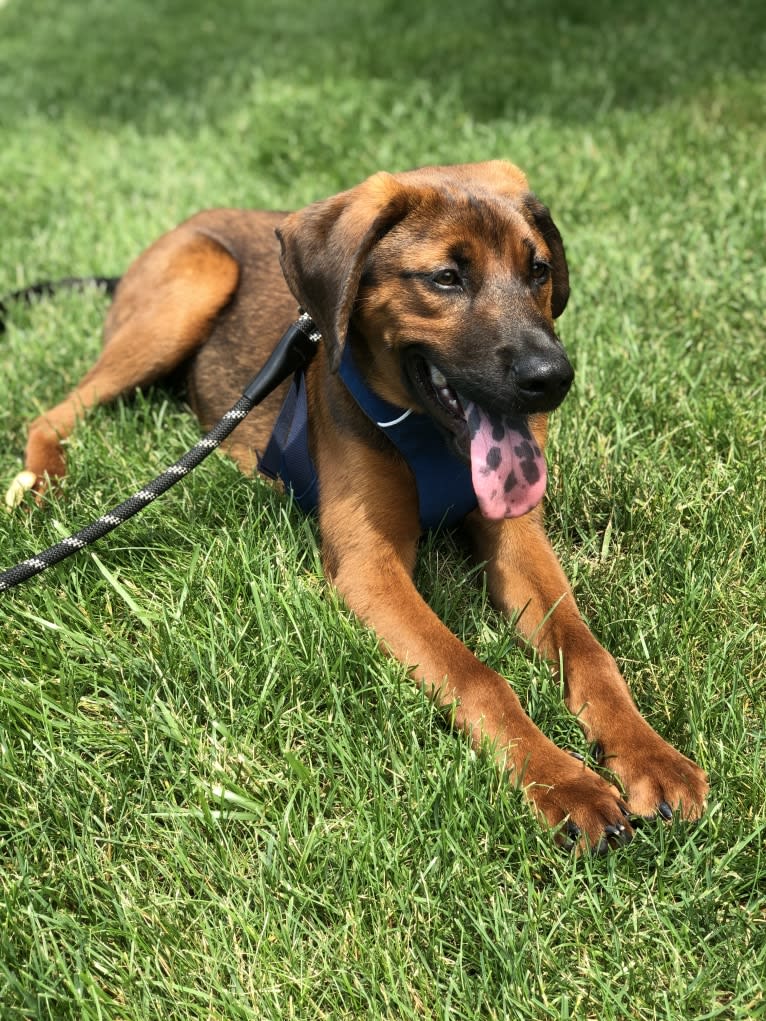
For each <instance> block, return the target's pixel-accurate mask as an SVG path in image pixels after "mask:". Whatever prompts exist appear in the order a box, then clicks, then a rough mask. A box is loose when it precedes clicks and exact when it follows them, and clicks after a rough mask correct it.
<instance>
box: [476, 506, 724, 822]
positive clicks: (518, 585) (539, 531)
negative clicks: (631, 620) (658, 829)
mask: <svg viewBox="0 0 766 1021" xmlns="http://www.w3.org/2000/svg"><path fill="white" fill-rule="evenodd" d="M469 529H470V531H471V532H472V535H473V537H474V538H475V540H476V544H477V552H478V554H479V556H480V557H481V559H482V560H484V561H485V562H486V570H487V579H488V587H489V592H490V595H491V597H492V599H493V601H494V602H495V604H496V605H497V606H498V607H499V608H500V609H501V610H503V611H504V612H505V613H507V614H509V615H511V616H514V617H517V618H518V619H517V626H518V628H519V630H520V631H521V633H522V634H523V635H524V637H525V638H527V639H528V640H529V641H530V642H531V643H532V644H533V645H534V646H536V647H537V648H538V649H539V651H540V652H541V653H542V654H543V655H544V656H545V657H546V658H547V659H549V660H551V661H552V662H553V663H554V664H556V665H557V664H558V662H559V656H560V657H561V661H562V663H563V669H564V694H565V698H566V702H567V705H568V707H569V709H570V710H571V711H572V712H573V713H576V714H577V716H578V718H579V721H580V722H581V724H582V726H583V728H584V730H585V733H586V736H587V737H588V738H589V739H590V740H591V741H593V742H595V743H596V744H597V745H598V747H599V749H600V755H601V758H602V761H603V763H604V764H605V765H606V766H607V767H608V768H609V769H610V770H611V771H612V772H613V773H614V774H615V775H616V776H618V777H619V779H620V782H621V783H622V784H623V785H624V788H625V791H626V795H627V801H628V805H629V806H630V809H631V811H632V812H634V813H635V814H636V815H642V816H651V815H654V814H655V813H657V812H659V814H660V815H662V816H664V817H665V818H666V819H667V818H670V816H671V813H672V811H680V814H681V815H682V816H683V817H684V818H687V819H695V818H697V817H698V816H699V815H700V813H701V812H702V811H703V809H704V805H705V797H706V795H707V790H708V784H707V778H706V776H705V774H704V773H703V772H702V770H701V769H700V768H699V767H698V766H697V765H696V764H695V763H693V762H692V761H691V760H690V759H687V758H686V757H685V756H683V755H681V754H680V753H679V752H677V751H676V750H675V749H674V748H672V747H671V746H670V745H669V744H667V742H665V741H664V740H663V739H662V738H661V737H660V736H659V735H658V734H657V733H656V732H655V731H654V730H653V729H652V728H651V727H650V726H649V724H648V723H647V722H646V721H645V720H644V719H643V717H642V716H641V714H640V713H639V711H638V709H637V708H636V705H635V703H634V702H633V699H632V698H631V696H630V692H629V691H628V687H627V685H626V683H625V681H624V680H623V678H622V675H621V674H620V671H619V669H618V668H617V664H616V663H615V661H614V659H613V658H612V657H611V656H610V655H609V653H608V652H606V650H605V649H603V648H602V647H601V645H599V643H598V642H597V641H596V639H595V638H594V637H593V635H592V634H591V633H590V631H589V630H588V628H587V626H586V624H585V623H584V621H583V620H582V618H581V617H580V614H579V613H578V611H577V607H576V606H575V602H574V598H573V596H572V592H571V590H570V588H569V585H568V583H567V581H566V578H565V577H564V574H563V572H562V570H561V567H560V565H559V563H558V560H557V559H556V555H555V554H554V552H553V550H552V549H551V547H550V545H549V543H548V540H547V538H546V536H545V532H544V530H543V526H542V521H541V516H540V514H539V512H533V513H532V514H528V515H526V516H524V517H522V518H517V519H515V520H506V521H501V522H491V521H487V520H486V519H483V518H482V517H481V516H480V515H479V514H478V513H475V514H473V515H471V518H470V520H469Z"/></svg>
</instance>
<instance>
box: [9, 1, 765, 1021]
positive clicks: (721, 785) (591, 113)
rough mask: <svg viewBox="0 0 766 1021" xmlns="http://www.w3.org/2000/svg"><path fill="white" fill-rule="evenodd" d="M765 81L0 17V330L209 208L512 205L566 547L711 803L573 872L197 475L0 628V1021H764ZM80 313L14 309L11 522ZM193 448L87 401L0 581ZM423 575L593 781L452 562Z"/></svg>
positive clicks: (525, 42) (464, 47)
mask: <svg viewBox="0 0 766 1021" xmlns="http://www.w3.org/2000/svg"><path fill="white" fill-rule="evenodd" d="M765 56H766V15H764V13H763V5H762V3H756V2H755V0H753V2H750V3H749V2H746V0H739V2H738V0H734V2H728V3H723V2H722V0H712V2H711V3H707V4H705V5H700V4H696V3H693V2H691V0H689V2H685V3H673V2H671V3H669V4H668V3H665V4H661V3H659V2H654V0H650V2H649V3H646V4H641V5H634V8H633V9H632V11H629V10H628V8H627V6H626V5H611V7H610V5H604V4H596V3H593V2H588V0H572V2H566V3H563V4H553V3H548V2H546V0H542V2H539V0H536V2H535V3H531V2H529V0H506V2H501V0H496V2H490V0H478V2H477V3H474V4H472V5H470V7H469V8H466V7H465V5H462V4H458V3H456V2H455V0H442V2H441V3H439V4H429V3H426V4H422V5H419V6H417V5H412V4H410V3H405V2H404V0H368V3H366V4H364V5H359V4H358V3H356V2H352V0H335V2H334V3H333V4H331V5H330V4H328V5H320V4H309V3H304V2H300V0H251V2H247V0H238V2H232V3H228V4H220V5H218V6H215V5H210V4H203V3H198V2H196V0H191V2H190V0H186V2H184V3H180V2H178V0H168V2H165V3H162V4H158V3H149V2H147V0H132V2H130V3H129V2H127V0H113V2H111V3H106V2H104V0H89V2H86V0H72V2H70V3H67V4H61V3H58V4H54V3H53V2H52V0H24V2H22V0H4V2H0V68H2V74H1V75H0V180H1V181H2V186H1V187H0V231H1V232H2V246H1V248H0V294H2V293H5V292H7V291H9V290H12V289H14V288H16V287H19V286H22V285H24V284H27V283H31V282H33V281H35V280H37V279H39V278H50V277H56V276H58V275H68V274H78V273H91V272H98V273H107V274H109V273H119V272H120V271H121V270H122V269H124V267H125V265H126V264H127V262H128V261H129V260H130V259H131V258H132V257H133V256H134V255H135V254H137V252H138V251H139V250H140V249H141V248H142V247H143V246H144V245H145V244H147V243H148V242H149V241H151V240H152V239H153V238H154V237H156V236H157V235H158V234H159V233H160V232H161V231H163V230H165V229H167V228H169V227H171V226H173V225H174V224H175V223H176V222H177V221H178V220H179V219H180V218H182V217H183V216H185V215H187V214H189V213H191V212H193V211H195V210H197V209H199V208H202V207H205V206H211V205H218V204H245V205H252V206H259V207H272V208H292V207H296V206H299V205H301V204H304V203H306V202H308V201H310V200H312V199H314V198H318V197H322V196H324V195H328V194H331V193H333V192H335V191H338V190H340V189H341V188H343V187H347V186H349V185H351V184H353V183H355V182H357V181H358V180H361V179H362V178H363V177H364V176H365V175H367V174H368V173H370V172H372V171H374V170H377V169H380V168H386V169H389V170H396V169H404V168H406V167H410V166H416V165H420V164H423V163H429V162H435V161H440V162H458V161H463V160H480V159H485V158H489V157H495V156H505V157H509V158H511V159H513V160H514V161H515V162H517V163H519V164H520V165H521V166H522V167H524V168H525V169H526V171H527V172H528V174H529V177H530V179H531V181H532V184H533V186H534V187H535V189H536V190H537V192H538V193H539V194H540V195H541V197H542V198H543V199H544V200H545V201H546V202H547V203H548V204H549V205H550V206H551V207H552V209H553V212H554V215H555V217H556V219H557V222H558V223H559V226H560V227H561V229H562V232H563V234H564V237H565V240H566V242H567V247H568V253H569V256H570V267H571V271H572V282H573V298H572V302H571V305H570V308H569V309H568V310H567V313H566V315H565V316H564V318H563V319H562V321H561V333H562V336H563V338H564V339H565V341H566V342H567V345H568V347H569V350H570V352H571V354H572V358H573V360H574V362H575V364H576V368H577V384H576V388H575V390H574V392H573V394H572V396H571V397H570V398H569V399H568V400H567V402H566V403H565V405H564V407H563V408H562V409H561V411H560V412H558V413H557V414H556V416H555V417H554V418H555V420H554V427H553V434H552V442H551V449H550V453H551V458H550V460H551V469H552V470H551V487H550V493H549V501H548V511H547V515H548V521H549V525H550V531H551V535H552V538H553V541H554V543H555V546H556V548H557V550H558V552H559V554H560V556H561V559H562V562H563V564H564V566H565V569H566V570H567V572H568V574H569V576H570V577H571V578H572V580H573V583H574V585H575V588H576V592H577V596H578V599H579V602H580V605H581V607H582V610H583V612H584V614H585V615H586V617H587V618H588V620H589V622H590V623H591V625H592V627H593V629H594V631H595V633H596V634H597V635H598V636H599V637H600V639H601V640H602V641H603V642H604V644H606V645H607V647H608V648H609V649H610V650H611V651H612V652H614V653H615V655H616V656H617V657H618V659H619V661H620V663H621V664H622V666H623V668H624V671H625V673H626V676H627V677H628V679H629V681H630V683H631V686H632V688H633V691H634V693H635V697H636V699H637V701H638V703H639V705H640V707H641V709H642V711H643V712H644V713H645V714H646V716H647V717H648V718H649V720H650V721H651V722H652V724H653V725H654V726H655V727H656V728H657V729H658V730H659V731H660V732H661V733H662V734H663V735H665V736H666V737H667V738H668V739H669V740H671V741H673V742H674V743H675V744H677V745H678V746H679V747H681V748H682V749H683V750H684V751H686V752H687V753H689V754H691V755H693V756H694V757H695V758H697V760H698V761H699V762H700V763H701V764H702V765H703V766H704V767H705V768H706V769H707V770H708V771H709V773H710V776H711V782H712V792H711V800H710V810H709V813H708V815H707V816H706V817H705V819H704V820H703V821H702V822H701V823H700V824H699V825H697V826H696V827H686V826H683V825H675V824H674V825H673V826H672V827H669V828H663V827H661V826H660V825H659V824H651V825H647V826H645V827H644V828H643V829H642V830H641V831H640V832H639V833H638V835H637V837H636V839H635V840H634V842H633V844H632V845H631V846H630V848H628V849H627V850H625V851H621V852H619V853H615V854H613V855H610V856H608V857H606V858H603V859H597V860H590V859H587V858H581V859H579V860H574V859H571V858H568V857H566V856H565V855H563V854H562V853H560V852H559V851H557V850H556V849H555V847H554V846H553V844H552V842H551V840H550V837H549V836H548V835H547V834H546V833H544V832H543V831H542V830H541V829H540V828H539V827H538V826H537V824H536V823H535V822H534V821H533V820H532V817H531V815H530V813H529V811H528V809H527V808H526V807H525V805H524V803H523V801H522V798H521V796H520V795H519V794H518V793H517V792H515V791H513V790H511V789H509V787H508V786H507V784H506V782H505V781H504V779H503V778H502V777H501V776H500V775H499V774H498V773H497V771H496V769H495V768H494V766H493V765H492V764H491V762H490V761H489V759H488V758H487V757H483V756H478V757H477V756H475V755H474V754H473V753H472V752H471V751H470V749H469V748H468V747H467V745H466V743H465V742H463V741H461V740H459V739H456V738H455V737H453V736H452V735H451V734H450V733H449V732H448V730H447V728H446V727H445V726H444V723H443V721H442V720H441V718H440V717H439V715H438V714H437V713H435V712H434V711H433V710H432V709H431V707H430V706H429V704H428V703H427V702H426V701H425V700H424V699H423V698H422V697H421V696H420V695H419V694H418V693H417V692H416V691H415V690H414V689H413V688H412V687H411V685H410V684H409V682H408V681H407V679H406V677H405V676H404V671H403V669H402V668H401V667H400V666H398V665H397V664H396V663H393V662H390V661H388V660H386V659H384V658H383V657H382V656H381V655H380V653H379V652H378V650H377V648H376V643H375V639H374V637H373V636H372V635H370V634H369V633H367V632H366V631H365V630H364V629H363V628H362V627H361V626H360V625H359V624H358V623H357V622H356V621H355V620H354V619H353V618H352V617H351V616H350V614H349V613H348V612H347V611H346V610H345V609H344V608H343V606H342V605H340V604H339V601H338V599H337V598H336V596H335V595H334V594H333V593H332V592H330V591H328V590H327V588H326V587H325V585H324V583H323V581H322V576H321V570H320V566H319V556H318V548H317V535H316V530H315V526H314V524H313V523H312V522H309V521H306V520H304V519H303V518H301V516H300V515H299V514H298V513H297V512H295V511H294V510H293V509H291V508H290V507H289V505H288V504H287V503H286V502H285V501H283V500H282V499H280V498H279V497H277V496H275V495H274V494H273V493H272V492H271V491H270V490H269V489H268V488H267V487H266V486H264V485H261V484H259V483H255V482H246V481H244V480H243V479H242V477H241V476H240V475H239V474H238V473H237V471H236V470H235V469H234V467H233V465H232V464H231V463H229V462H227V461H226V460H224V459H222V458H213V459H211V460H210V461H209V462H207V463H206V465H205V466H204V467H203V468H201V469H199V470H198V472H196V473H195V475H194V476H192V477H191V478H189V479H188V480H187V481H186V482H185V484H184V485H183V486H180V487H177V488H176V489H174V490H173V491H172V492H170V493H169V494H167V495H166V496H165V497H164V498H163V499H162V501H161V503H160V504H158V505H155V506H154V507H152V508H150V509H149V510H147V511H146V512H145V513H144V514H142V515H141V516H140V517H138V518H136V519H134V520H133V521H131V522H130V523H129V524H127V525H126V526H125V527H124V528H122V529H120V530H119V531H117V532H115V533H113V535H111V536H110V537H109V538H107V539H105V540H104V541H102V542H101V543H100V544H99V545H98V546H97V547H96V548H94V549H93V552H92V553H91V552H88V553H85V554H83V555H81V556H80V557H79V558H77V559H74V560H70V561H68V562H67V563H66V564H65V565H62V566H59V567H58V568H55V569H53V570H51V571H50V572H49V573H47V574H46V575H44V576H42V577H41V578H39V579H37V580H36V581H33V582H31V583H29V584H28V585H27V586H26V587H24V588H23V589H19V590H18V591H16V592H15V593H14V594H12V595H10V596H6V597H4V598H3V599H2V619H3V630H2V635H3V643H2V647H0V893H1V895H2V897H1V899H0V1017H2V1019H3V1021H11V1019H13V1021H16V1019H21V1018H54V1019H59V1018H62V1019H69V1018H72V1019H88V1021H90V1019H94V1021H95V1019H102V1018H103V1019H118V1018H119V1019H131V1021H132V1019H147V1021H149V1019H156V1018H163V1019H164V1018H169V1019H170V1018H172V1019H176V1018H178V1019H186V1018H195V1019H196V1018H200V1019H202V1018H204V1019H251V1018H253V1019H262V1018H274V1019H283V1018H295V1019H299V1021H304V1019H314V1018H317V1019H318V1018H327V1019H341V1018H386V1019H399V1018H413V1019H414V1018H418V1019H420V1018H434V1019H437V1018H438V1019H448V1018H449V1019H463V1018H466V1019H467V1018H497V1019H505V1018H516V1017H519V1018H529V1019H533V1021H537V1019H543V1018H577V1019H581V1018H582V1019H598V1021H603V1019H611V1018H625V1017H630V1018H640V1019H652V1018H672V1019H677V1018H694V1019H707V1018H721V1019H743V1021H744V1019H750V1018H759V1017H766V997H764V975H766V847H765V844H766V841H765V837H766V807H765V806H766V779H765V776H766V770H765V769H764V765H765V764H766V708H765V707H766V678H765V676H764V664H766V637H765V635H764V620H765V619H766V613H765V609H766V607H765V605H764V603H765V594H766V557H765V556H764V553H763V544H764V535H765V534H766V511H765V510H764V508H766V485H765V484H764V475H765V471H764V456H763V443H764V439H763V438H764V435H766V389H765V385H764V371H763V370H764V357H765V352H764V337H763V325H762V324H763V309H764V305H765V304H766V275H765V273H764V237H766V214H765V210H766V201H765V200H766V175H765V174H764V167H765V166H766V134H765V133H764V130H763V125H764V121H763V110H764V108H766V71H764V67H766V64H765V62H764V57H765ZM103 307H104V302H103V300H102V299H101V298H99V297H98V296H97V295H93V294H90V295H62V296H61V297H60V298H58V299H56V300H53V301H45V302H41V303H40V304H38V305H37V306H35V307H34V308H32V309H27V308H21V307H17V308H15V309H14V310H13V313H12V317H11V322H10V323H9V328H8V332H7V333H6V334H5V335H4V336H3V337H2V339H1V340H0V367H1V368H2V372H1V373H0V388H1V390H2V399H0V434H1V435H2V436H3V438H4V443H3V447H2V455H0V479H2V480H5V482H3V483H2V488H4V486H5V483H6V482H8V481H10V479H11V478H12V477H13V476H14V474H15V473H16V472H17V471H18V469H19V466H20V458H21V454H22V450H23V443H24V428H25V423H26V422H27V421H28V420H29V419H30V418H31V417H32V416H33V415H34V414H35V413H36V411H38V410H40V409H42V408H45V407H47V406H50V404H51V403H52V402H53V401H54V400H56V399H57V398H58V397H59V396H60V395H62V394H63V393H64V391H65V390H66V388H67V387H68V386H69V385H70V384H71V383H72V382H74V381H75V380H76V379H77V378H78V377H79V376H80V375H81V374H82V372H83V371H84V369H85V368H86V367H87V366H88V365H89V364H90V363H91V361H92V359H93V357H94V354H95V352H96V351H97V350H98V346H99V329H100V323H101V319H102V315H103ZM196 436H197V431H196V426H195V423H194V422H193V420H192V419H191V418H190V417H189V416H188V414H187V413H186V411H185V409H184V408H183V407H182V406H181V405H180V404H179V403H178V402H176V401H175V400H174V399H172V398H170V397H169V396H168V395H167V394H165V393H163V392H162V391H161V390H158V391H155V392H152V393H149V394H147V395H142V396H139V397H137V398H136V399H135V400H132V401H128V402H125V403H123V404H120V405H117V406H114V407H112V408H107V409H100V410H99V411H97V412H96V413H95V414H94V415H93V416H92V418H91V420H90V422H89V425H88V427H87V428H83V429H82V430H80V431H79V432H78V433H77V434H76V436H75V437H74V438H73V439H72V441H71V442H70V444H69V447H68V457H69V466H70V475H69V477H68V479H67V482H66V485H65V487H64V489H63V491H62V492H61V494H60V495H59V496H57V497H55V498H53V499H52V500H51V502H50V505H49V506H48V507H47V508H46V510H45V511H44V512H34V513H31V514H24V513H18V514H14V515H12V516H10V515H9V516H5V515H3V516H2V517H1V518H0V530H2V560H3V563H2V565H0V566H3V567H5V566H9V565H10V564H12V563H15V562H16V561H17V560H19V559H21V558H23V557H25V556H27V555H29V554H30V553H32V552H34V551H35V550H37V549H39V548H41V547H44V546H47V545H50V544H51V543H52V542H55V541H57V539H58V538H59V537H60V535H61V534H62V531H63V532H66V533H69V532H71V531H74V530H75V529H76V528H78V527H80V526H81V525H82V524H84V523H86V522H87V521H89V520H90V519H91V518H92V517H93V516H95V514H96V513H97V512H100V511H101V510H102V509H104V508H105V507H106V506H110V505H112V504H114V503H117V502H119V501H120V500H121V499H122V498H124V496H126V495H128V494H129V493H131V492H132V491H133V490H134V489H135V488H136V486H137V485H139V484H140V483H142V482H143V481H145V480H146V479H147V478H148V477H150V476H151V475H153V474H155V473H156V472H157V471H159V470H160V469H161V468H163V467H164V466H165V465H166V464H167V463H169V462H170V461H172V460H174V459H175V457H176V456H178V454H179V453H180V452H182V451H183V450H185V449H186V448H187V446H189V445H190V444H191V443H192V442H193V441H194V439H195V437H196ZM244 522H246V527H243V523H244ZM418 580H419V584H420V585H421V588H422V589H423V591H424V592H425V594H426V596H427V597H428V599H429V600H430V601H431V603H432V605H433V606H434V607H435V608H436V609H437V610H438V612H439V613H440V614H442V616H443V617H444V619H445V620H446V621H447V623H448V624H449V626H450V627H451V628H452V629H453V630H455V631H456V632H457V633H458V634H459V635H461V637H463V639H464V640H465V641H466V642H467V643H468V644H469V645H470V646H471V647H472V648H473V649H475V650H476V651H477V653H478V654H479V655H480V656H481V657H482V658H484V659H485V660H486V661H487V662H489V663H490V664H492V665H493V666H494V667H495V668H497V669H499V670H501V671H502V672H503V673H504V674H505V675H506V676H508V677H509V679H510V680H511V681H512V683H513V684H514V685H515V687H516V689H517V690H518V691H519V694H520V695H521V697H522V699H523V701H524V702H525V704H526V705H527V706H528V708H529V710H530V712H531V714H532V715H533V717H534V719H535V720H536V721H537V722H538V723H539V724H540V725H541V726H542V727H543V728H544V729H545V730H546V732H548V733H549V734H550V735H551V736H553V737H555V738H556V740H558V741H559V742H560V743H562V744H564V745H566V746H567V747H571V748H579V749H580V750H583V751H585V750H586V749H585V748H584V746H583V741H582V738H581V736H580V734H579V731H578V729H577V726H576V724H575V723H574V721H572V720H571V719H570V718H568V717H567V716H566V714H565V712H564V711H563V709H562V707H561V700H560V693H559V690H558V687H557V685H556V683H555V682H554V681H553V680H552V679H551V677H550V674H549V673H548V671H547V670H546V669H545V668H543V667H542V666H541V665H539V664H537V663H534V662H531V661H529V660H528V659H526V658H524V656H523V655H522V654H521V653H520V652H519V651H518V649H517V648H516V646H515V645H514V643H513V641H512V636H511V634H510V632H509V629H508V627H507V625H506V623H505V622H504V621H502V620H501V619H500V618H499V617H498V616H497V615H496V614H495V613H493V611H492V610H491V609H490V608H489V607H488V605H487V601H486V598H485V596H484V594H483V591H482V587H481V583H480V579H479V578H477V575H476V573H475V572H473V573H471V572H470V571H469V570H468V565H467V564H466V562H465V560H464V555H463V553H462V551H461V549H460V548H459V547H458V546H457V545H455V543H454V542H453V541H452V540H451V539H450V538H448V537H445V538H435V539H431V540H429V541H428V542H427V543H426V544H425V546H424V549H423V555H422V558H421V561H420V564H419V567H418Z"/></svg>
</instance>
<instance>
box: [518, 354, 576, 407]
mask: <svg viewBox="0 0 766 1021" xmlns="http://www.w3.org/2000/svg"><path fill="white" fill-rule="evenodd" d="M513 378H514V382H515V383H516V388H517V390H518V396H519V399H520V401H521V403H522V404H523V405H524V410H525V411H529V412H533V411H553V409H554V408H557V407H558V406H559V404H561V402H562V401H563V400H564V398H565V397H566V395H567V393H568V391H569V388H570V386H571V385H572V380H573V379H574V369H573V368H572V366H571V365H570V363H569V359H568V358H567V356H566V355H565V354H564V352H563V351H546V352H545V353H544V354H543V353H531V352H530V353H527V354H523V355H521V356H520V357H518V358H516V359H515V360H514V363H513Z"/></svg>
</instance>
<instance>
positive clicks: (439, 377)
mask: <svg viewBox="0 0 766 1021" xmlns="http://www.w3.org/2000/svg"><path fill="white" fill-rule="evenodd" d="M428 371H429V372H430V373H431V382H432V383H433V385H434V386H435V387H438V388H439V389H441V387H443V386H446V385H447V377H446V376H445V375H444V373H442V372H439V370H438V369H437V368H436V366H435V365H429V366H428Z"/></svg>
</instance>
